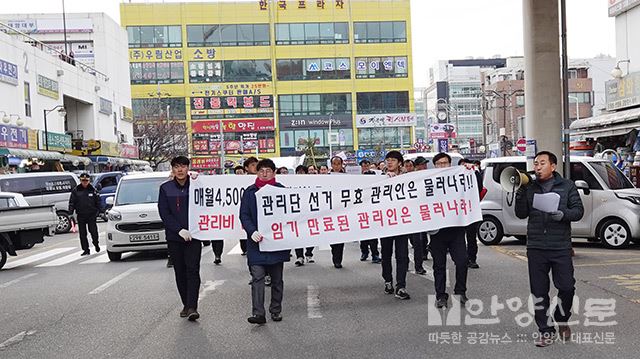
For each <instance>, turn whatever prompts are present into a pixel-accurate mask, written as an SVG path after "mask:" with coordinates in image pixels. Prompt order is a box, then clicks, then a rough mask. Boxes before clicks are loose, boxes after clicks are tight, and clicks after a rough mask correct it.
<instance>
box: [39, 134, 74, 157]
mask: <svg viewBox="0 0 640 359" xmlns="http://www.w3.org/2000/svg"><path fill="white" fill-rule="evenodd" d="M47 143H48V147H49V151H59V152H71V150H72V146H71V136H70V135H67V134H64V133H55V132H49V131H47ZM46 147H47V145H46V144H45V141H44V131H40V149H41V150H44V149H45V148H46Z"/></svg>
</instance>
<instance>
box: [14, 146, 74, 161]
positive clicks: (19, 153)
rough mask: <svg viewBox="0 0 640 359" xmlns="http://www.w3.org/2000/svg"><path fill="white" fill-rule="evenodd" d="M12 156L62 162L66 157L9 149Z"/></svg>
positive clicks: (45, 152)
mask: <svg viewBox="0 0 640 359" xmlns="http://www.w3.org/2000/svg"><path fill="white" fill-rule="evenodd" d="M7 150H8V151H9V155H10V156H14V157H18V158H22V159H27V158H37V159H40V160H61V159H62V158H63V157H64V155H63V154H62V153H59V152H51V151H36V150H25V149H22V148H7Z"/></svg>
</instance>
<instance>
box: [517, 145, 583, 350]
mask: <svg viewBox="0 0 640 359" xmlns="http://www.w3.org/2000/svg"><path fill="white" fill-rule="evenodd" d="M557 165H558V159H557V157H556V155H554V154H553V153H551V152H548V151H542V152H539V153H538V154H536V157H535V161H534V163H533V166H534V170H535V173H536V179H535V181H533V183H531V185H529V186H526V187H520V188H519V189H518V191H517V192H516V204H515V212H516V216H517V217H518V218H521V219H524V218H528V222H527V258H528V260H527V264H528V267H529V286H530V288H531V294H533V296H534V301H535V302H534V305H535V319H536V324H537V325H538V329H539V330H540V338H538V339H537V340H536V342H535V344H536V346H539V347H545V346H548V345H550V344H553V341H554V340H555V334H556V329H555V326H554V325H553V324H551V325H550V324H549V322H550V321H549V316H548V314H547V313H548V311H549V284H550V283H549V271H551V273H552V275H553V283H554V285H555V286H556V288H557V289H558V299H559V303H558V306H556V308H554V311H553V312H554V313H553V319H554V320H555V322H556V323H557V324H558V332H559V334H560V336H561V337H562V339H563V340H568V339H570V338H571V329H570V328H569V325H568V324H567V322H568V321H569V318H570V317H571V305H572V304H573V296H574V295H575V283H576V280H575V278H574V276H573V261H572V258H571V222H575V221H579V220H580V219H581V218H582V216H583V214H584V207H583V205H582V200H581V199H580V194H578V189H577V188H576V185H575V184H574V183H573V181H571V180H568V179H564V178H562V177H561V176H560V174H559V173H558V172H556V167H557ZM547 193H556V194H557V195H558V196H559V197H560V201H559V203H558V209H557V210H555V211H553V212H551V213H548V212H543V211H541V210H539V209H537V208H535V207H534V206H533V204H534V198H536V197H539V196H541V195H546V194H547ZM539 198H541V197H539ZM536 202H537V201H536Z"/></svg>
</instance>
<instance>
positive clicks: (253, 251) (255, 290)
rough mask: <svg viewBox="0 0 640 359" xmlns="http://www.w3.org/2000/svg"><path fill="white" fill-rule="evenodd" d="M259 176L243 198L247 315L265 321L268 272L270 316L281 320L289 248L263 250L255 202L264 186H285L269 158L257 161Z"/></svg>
mask: <svg viewBox="0 0 640 359" xmlns="http://www.w3.org/2000/svg"><path fill="white" fill-rule="evenodd" d="M256 169H257V172H258V176H257V178H256V182H255V183H254V184H252V185H251V186H249V187H247V189H246V190H245V191H244V194H243V195H242V200H241V202H240V222H241V223H242V228H244V230H245V231H246V232H247V238H249V240H247V263H248V265H249V270H250V271H251V301H252V316H251V317H249V318H247V321H248V322H249V323H251V324H264V323H266V322H267V320H266V312H265V309H264V287H265V283H264V282H265V276H266V275H267V274H268V275H270V276H271V305H270V306H269V313H271V320H273V321H274V322H279V321H281V320H282V314H281V312H282V294H283V292H284V282H283V281H282V271H283V268H284V262H288V261H289V253H290V252H291V251H290V250H285V251H275V252H263V251H261V250H260V245H259V243H260V242H261V241H262V240H263V238H264V237H263V236H262V234H260V232H258V207H257V205H256V192H258V190H259V189H261V188H262V187H264V186H267V185H271V186H278V187H284V186H282V185H281V184H280V183H278V182H276V174H275V172H276V165H275V164H274V163H273V161H272V160H270V159H263V160H260V161H258V165H257V168H256Z"/></svg>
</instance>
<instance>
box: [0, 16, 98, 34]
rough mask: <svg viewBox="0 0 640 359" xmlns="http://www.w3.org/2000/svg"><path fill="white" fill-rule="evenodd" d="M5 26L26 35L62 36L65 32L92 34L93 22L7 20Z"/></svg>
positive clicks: (85, 20)
mask: <svg viewBox="0 0 640 359" xmlns="http://www.w3.org/2000/svg"><path fill="white" fill-rule="evenodd" d="M6 24H7V25H8V26H9V27H11V28H12V29H15V30H17V31H20V32H24V33H27V34H56V33H57V34H62V33H63V32H64V31H65V30H66V32H67V33H68V34H69V33H90V32H93V21H92V20H91V19H88V18H85V19H73V18H67V19H66V21H65V22H64V24H63V22H62V19H61V18H60V19H57V18H54V19H24V20H9V21H7V22H6ZM63 25H64V26H63Z"/></svg>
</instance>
